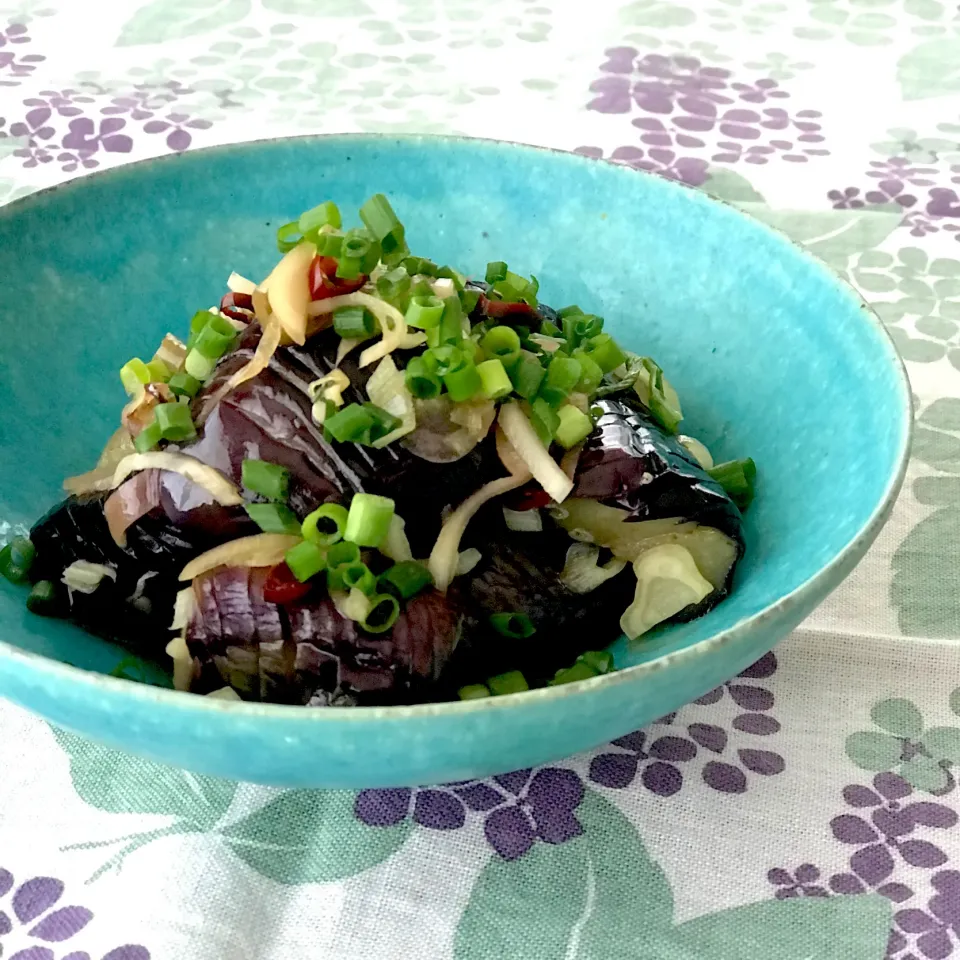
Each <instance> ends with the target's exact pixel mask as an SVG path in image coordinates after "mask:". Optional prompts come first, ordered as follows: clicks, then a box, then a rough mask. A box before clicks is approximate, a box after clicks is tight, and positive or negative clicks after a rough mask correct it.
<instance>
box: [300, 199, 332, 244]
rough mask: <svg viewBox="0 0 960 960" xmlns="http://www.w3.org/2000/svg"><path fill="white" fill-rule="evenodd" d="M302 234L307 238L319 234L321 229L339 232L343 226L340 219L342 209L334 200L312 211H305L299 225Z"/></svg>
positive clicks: (301, 215)
mask: <svg viewBox="0 0 960 960" xmlns="http://www.w3.org/2000/svg"><path fill="white" fill-rule="evenodd" d="M297 226H298V227H299V228H300V232H301V233H302V234H303V235H304V236H307V235H308V234H311V233H319V231H320V228H321V227H328V226H329V227H333V228H334V230H339V229H340V227H342V226H343V221H342V220H341V219H340V209H339V208H338V207H337V205H336V204H335V203H334V202H333V201H332V200H327V201H325V202H324V203H321V204H320V205H319V206H316V207H314V208H313V209H312V210H305V211H304V212H303V213H301V214H300V220H299V221H298V223H297Z"/></svg>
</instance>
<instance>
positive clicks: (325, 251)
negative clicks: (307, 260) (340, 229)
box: [317, 233, 343, 259]
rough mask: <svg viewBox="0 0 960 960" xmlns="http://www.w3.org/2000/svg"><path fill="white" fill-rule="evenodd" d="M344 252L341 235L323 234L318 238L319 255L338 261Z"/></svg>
mask: <svg viewBox="0 0 960 960" xmlns="http://www.w3.org/2000/svg"><path fill="white" fill-rule="evenodd" d="M342 252H343V237H342V236H340V234H339V233H321V234H320V236H319V237H317V255H318V256H321V257H333V258H334V259H338V258H339V257H340V254H341V253H342Z"/></svg>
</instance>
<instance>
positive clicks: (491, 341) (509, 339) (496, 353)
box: [480, 326, 520, 367]
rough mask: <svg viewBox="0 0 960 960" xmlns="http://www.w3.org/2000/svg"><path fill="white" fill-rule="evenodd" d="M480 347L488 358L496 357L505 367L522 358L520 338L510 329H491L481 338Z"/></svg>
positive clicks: (500, 327)
mask: <svg viewBox="0 0 960 960" xmlns="http://www.w3.org/2000/svg"><path fill="white" fill-rule="evenodd" d="M480 346H481V347H482V348H483V352H484V353H485V354H486V355H487V356H488V357H490V358H493V357H496V358H497V359H498V360H500V361H501V362H502V363H503V365H504V366H505V367H509V366H510V365H511V364H512V363H515V362H516V360H517V359H518V358H519V357H520V337H519V336H518V335H517V332H516V330H512V329H511V328H510V327H505V326H497V327H491V328H490V329H489V330H488V331H487V332H486V333H485V334H484V335H483V337H482V338H481V340H480Z"/></svg>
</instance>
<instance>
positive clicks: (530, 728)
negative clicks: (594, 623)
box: [0, 136, 911, 787]
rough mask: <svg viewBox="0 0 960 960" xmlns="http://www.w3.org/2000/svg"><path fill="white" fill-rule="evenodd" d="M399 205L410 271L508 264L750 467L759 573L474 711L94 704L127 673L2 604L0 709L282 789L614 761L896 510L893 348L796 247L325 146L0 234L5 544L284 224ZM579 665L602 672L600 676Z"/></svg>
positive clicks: (606, 171) (436, 162)
mask: <svg viewBox="0 0 960 960" xmlns="http://www.w3.org/2000/svg"><path fill="white" fill-rule="evenodd" d="M378 190H379V191H383V192H384V193H387V194H389V196H390V198H391V200H392V201H393V203H394V205H395V207H396V208H397V210H398V211H399V212H400V214H401V216H402V217H403V219H404V221H405V222H406V224H407V225H408V236H409V239H410V243H411V247H412V248H413V249H414V250H415V251H416V252H418V253H423V254H427V255H429V256H431V257H433V258H434V259H436V260H438V261H439V262H445V261H450V262H455V263H457V264H459V265H462V266H465V267H472V268H473V269H474V270H476V271H477V272H481V271H482V269H483V267H484V265H485V264H486V262H487V261H488V260H492V259H505V260H507V261H508V262H509V263H510V264H511V265H513V266H516V267H518V268H520V269H521V270H522V271H523V272H524V273H530V272H533V273H535V274H536V275H537V276H538V277H539V278H540V283H541V289H542V291H543V294H544V298H545V299H546V301H547V302H548V303H553V304H556V305H561V304H564V303H569V302H578V303H580V304H581V305H583V306H584V307H585V308H588V309H591V310H594V311H596V312H598V313H601V314H603V315H604V316H605V317H606V318H607V322H608V326H609V329H612V330H613V331H614V332H615V334H616V335H617V336H618V338H620V339H621V341H622V342H623V343H624V344H625V345H626V346H628V347H629V348H631V349H634V350H637V351H641V352H644V353H650V354H652V355H653V356H655V357H657V358H658V360H659V361H660V362H661V364H662V365H663V366H664V367H665V368H666V369H667V371H668V372H669V375H670V377H671V380H672V381H673V382H674V384H675V385H676V387H677V389H678V391H679V393H680V395H681V396H682V398H683V404H684V410H685V413H686V417H687V419H686V421H685V425H687V429H688V432H691V433H694V434H695V435H697V436H699V437H701V438H702V439H703V440H704V441H705V442H706V443H707V445H708V446H709V447H710V448H711V450H713V451H714V453H715V455H716V456H717V457H718V458H719V459H727V458H730V457H735V456H740V455H744V454H749V455H751V456H753V458H754V459H755V460H756V462H757V464H758V465H759V471H760V483H759V492H758V496H757V500H756V502H755V503H754V505H753V507H752V508H751V509H750V511H749V513H748V515H747V520H746V538H747V544H748V546H747V554H746V557H745V559H744V561H743V562H742V564H741V565H740V569H739V573H738V577H737V582H736V589H735V590H734V592H733V594H732V596H731V597H730V598H729V599H728V600H726V601H725V602H724V603H722V604H721V605H720V606H719V607H717V608H716V609H715V610H714V611H712V612H711V613H710V614H709V615H707V616H706V617H704V618H703V619H701V620H697V621H695V622H693V623H689V624H684V625H682V626H678V627H673V628H670V629H667V630H663V631H661V632H660V633H659V634H657V635H655V636H654V637H652V638H650V639H649V640H647V641H645V642H644V643H642V644H640V645H638V646H636V647H635V648H632V649H631V648H628V647H627V645H626V644H625V643H623V642H622V641H618V642H615V641H616V638H615V637H609V638H604V639H605V640H606V641H608V642H610V643H613V644H614V646H613V649H614V651H615V654H616V661H617V666H618V667H619V668H620V669H619V672H617V673H614V674H611V675H609V676H606V677H601V678H598V679H595V680H590V681H587V682H584V683H577V684H571V685H568V686H561V687H555V688H551V689H546V690H538V691H534V692H531V693H524V694H520V695H514V696H508V697H502V698H498V699H491V700H483V701H473V702H468V703H447V704H439V705H429V706H414V707H392V708H386V709H374V708H364V709H353V710H351V709H329V710H306V709H302V708H294V707H286V706H261V705H255V704H231V703H223V702H216V701H211V700H208V699H205V698H202V697H195V696H189V695H185V694H181V693H176V692H174V691H172V690H166V689H159V688H157V687H152V686H145V685H140V684H136V683H131V682H127V681H124V680H119V679H114V678H112V677H109V676H104V675H103V674H107V673H109V672H110V670H111V669H112V668H113V667H114V666H115V665H116V663H117V662H118V661H119V659H120V658H121V657H122V652H120V651H119V650H118V649H117V648H116V647H113V646H111V645H109V644H106V643H103V642H101V641H99V640H96V639H94V638H92V637H89V636H87V635H85V634H84V633H82V632H81V631H79V630H77V629H75V628H72V627H71V626H69V625H67V624H65V623H61V622H52V621H49V620H44V619H42V618H39V617H34V616H33V615H31V614H28V613H27V612H26V610H25V608H24V591H22V590H21V589H17V588H14V587H12V586H10V585H9V584H7V583H6V582H2V583H0V640H2V641H3V642H0V695H3V696H5V697H7V698H9V699H10V700H12V701H14V702H15V703H18V704H21V705H23V706H25V707H27V708H28V709H30V710H33V711H35V712H37V713H39V714H40V715H41V716H44V717H46V718H48V719H49V720H51V721H52V722H54V723H56V724H59V725H61V726H63V727H66V728H68V729H70V730H73V731H75V732H77V733H80V734H83V735H86V736H89V737H92V738H94V739H96V740H100V741H102V742H103V743H107V744H110V745H112V746H115V747H119V748H121V749H124V750H129V751H132V752H135V753H140V754H143V755H144V756H148V757H151V758H153V759H155V760H161V761H167V762H169V763H172V764H176V765H178V766H182V767H186V768H190V769H193V770H196V771H201V772H205V773H210V774H217V775H221V776H224V777H231V778H236V779H241V780H251V781H258V782H262V783H270V784H278V785H286V786H298V787H313V786H324V787H372V786H384V785H395V784H419V783H428V782H439V781H448V780H463V779H467V778H470V777H477V776H482V775H486V774H491V773H496V772H502V771H506V770H512V769H516V768H519V767H525V766H529V765H532V764H538V763H543V762H546V761H551V760H555V759H558V758H560V757H563V756H566V755H569V754H571V753H574V752H575V751H578V750H583V749H585V748H589V747H593V746H596V745H597V744H600V743H602V742H603V741H606V740H608V739H611V738H613V737H617V736H620V735H622V734H624V733H627V732H628V731H630V730H633V729H635V728H637V727H639V726H641V725H643V724H645V723H648V722H649V721H652V720H654V719H656V718H657V717H659V716H661V715H663V714H665V713H668V712H669V711H671V710H674V709H675V708H677V707H679V706H680V705H681V704H683V703H685V702H688V701H690V700H692V699H694V698H695V697H698V696H700V695H701V694H703V693H704V692H706V691H707V690H709V689H711V688H712V687H714V686H716V685H717V684H719V683H721V682H722V681H724V680H726V679H728V678H729V677H731V676H733V675H734V674H736V673H737V672H738V671H740V670H742V669H744V668H745V667H746V666H748V665H749V664H750V663H751V662H753V661H754V660H756V659H757V658H759V657H760V656H761V655H762V654H764V653H765V652H766V651H767V650H769V649H770V648H771V647H772V646H773V645H774V644H775V643H776V642H777V641H778V640H779V639H781V638H782V637H783V636H785V635H786V634H787V633H788V631H790V630H791V629H792V628H793V627H794V626H796V625H797V624H798V623H799V622H800V621H801V620H802V619H803V618H804V617H805V616H807V614H809V613H810V612H811V611H812V610H813V608H814V607H815V606H816V605H817V604H818V603H819V602H820V601H821V600H823V598H824V597H825V596H826V595H827V594H828V593H829V592H830V591H831V590H833V589H834V588H835V587H836V586H837V585H838V584H839V583H840V581H841V580H843V578H844V577H845V576H846V575H847V574H848V573H850V571H851V570H852V569H853V567H854V565H855V564H856V563H857V561H858V560H859V559H860V558H861V557H862V556H863V553H864V551H865V550H866V549H867V547H868V546H869V545H870V543H871V541H872V540H873V539H874V538H875V537H876V535H877V532H878V530H879V529H880V527H881V525H882V524H883V522H884V520H885V519H886V517H887V515H888V513H889V511H890V508H891V505H892V503H893V500H894V498H895V496H896V494H897V491H898V489H899V486H900V483H901V480H902V477H903V472H904V467H905V463H906V458H907V449H908V444H909V437H910V421H911V416H910V393H909V389H908V386H907V382H906V379H905V377H904V373H903V369H902V367H901V364H900V361H899V359H898V358H897V355H896V352H895V350H894V348H893V346H892V344H891V342H890V341H889V340H888V338H887V336H886V335H885V333H884V331H883V329H882V327H881V326H880V324H879V323H878V322H877V320H876V319H875V318H874V317H873V315H872V314H871V313H870V312H869V311H868V310H867V309H865V307H864V305H863V304H862V303H861V302H860V301H859V300H858V299H857V297H856V296H854V294H853V293H852V292H851V291H850V290H849V289H847V288H846V287H844V286H842V285H841V284H840V283H839V282H838V281H837V280H836V279H835V278H834V277H833V276H831V275H830V274H829V273H828V272H827V270H826V269H824V267H823V266H822V265H821V264H820V263H819V262H818V261H817V260H815V259H814V258H813V257H811V256H808V255H807V254H805V253H803V252H802V251H801V250H799V249H798V248H797V247H795V246H793V245H791V243H790V242H789V241H788V240H787V239H785V238H784V237H783V236H781V235H779V234H777V233H774V232H772V231H771V230H769V229H767V228H766V227H764V226H762V225H761V224H759V223H757V222H755V221H753V220H751V219H749V218H748V217H746V216H744V215H743V214H741V213H739V212H738V211H737V210H734V209H732V208H730V207H728V206H725V205H723V204H722V203H718V202H716V201H713V200H711V199H709V198H708V197H706V196H704V195H703V194H701V193H698V192H695V191H693V190H688V189H685V188H683V187H679V186H677V185H675V184H672V183H669V182H667V181H665V180H661V179H658V178H656V177H653V176H646V175H642V174H637V173H635V172H633V171H631V170H626V169H624V168H622V167H616V166H611V165H608V164H604V163H598V162H595V161H593V160H588V159H585V158H582V157H578V156H573V155H569V154H562V153H555V152H551V151H546V150H540V149H534V148H530V147H520V146H513V145H510V144H503V143H492V142H484V141H479V140H462V139H459V140H455V139H436V138H430V137H408V138H399V139H398V138H394V137H389V138H388V137H377V136H334V137H314V138H303V139H291V140H280V141H268V142H263V143H251V144H243V145H239V146H231V147H225V148H219V149H214V150H204V151H200V152H197V153H189V154H186V155H183V156H177V157H168V158H164V159H161V160H152V161H147V162H143V163H138V164H133V165H131V166H128V167H123V168H121V169H119V170H114V171H111V172H109V173H105V174H102V175H96V176H93V177H86V178H83V179H81V180H77V181H74V182H72V183H70V184H67V185H65V186H61V187H58V188H56V189H54V190H48V191H45V192H43V193H40V194H37V195H35V196H32V197H29V198H27V199H25V200H22V201H20V202H19V203H15V204H13V205H11V206H9V207H7V208H5V209H3V210H0V286H2V295H0V317H2V344H3V345H2V347H0V410H3V416H2V417H0V536H2V535H3V532H4V531H7V534H6V535H7V536H9V532H10V530H11V525H12V528H13V529H19V528H20V527H21V525H26V526H29V525H30V524H31V523H32V522H33V520H34V519H35V518H37V517H38V516H40V515H41V514H42V513H43V512H44V511H46V509H47V508H48V507H49V506H50V505H51V504H52V503H53V502H55V501H56V500H57V499H59V498H60V496H61V493H60V484H61V481H62V479H63V477H64V476H66V475H69V474H75V473H78V472H81V471H83V470H85V469H87V468H89V466H90V465H91V463H92V462H93V461H94V460H95V458H96V456H97V454H98V452H99V449H100V447H101V446H102V444H103V442H104V441H105V439H106V437H107V436H108V435H109V434H110V432H111V431H112V430H113V429H114V426H115V424H116V420H117V414H118V409H119V407H120V405H121V403H122V394H121V390H120V386H119V383H118V381H117V376H116V371H117V369H118V368H119V367H120V365H121V364H122V363H123V362H124V361H125V360H126V359H127V358H128V357H130V356H132V355H136V354H142V353H143V352H144V351H145V350H151V349H152V348H153V345H154V344H155V343H156V342H157V341H158V340H159V338H160V336H161V335H162V334H163V333H164V332H165V331H167V330H168V329H173V330H180V329H182V328H183V327H184V324H185V322H186V320H187V318H188V317H189V316H191V315H192V313H193V312H194V311H195V310H196V309H197V308H198V307H202V306H204V305H207V304H209V303H212V302H214V301H215V300H217V299H218V298H219V297H220V294H221V292H222V291H223V289H224V283H225V280H226V277H227V275H228V274H229V272H230V271H231V269H235V270H237V271H239V272H240V273H243V274H245V275H248V276H254V277H255V276H262V275H265V273H266V272H267V270H268V269H269V268H270V267H271V266H272V263H273V262H274V261H275V259H276V257H277V254H276V251H275V247H274V244H273V237H274V231H275V229H276V227H277V225H278V224H280V223H283V222H285V221H287V220H289V219H290V218H291V217H293V216H295V215H296V214H297V213H298V212H299V211H300V210H302V209H305V208H307V207H309V206H312V205H314V204H315V203H317V202H319V201H320V200H322V199H325V198H334V199H336V200H337V201H338V202H339V203H340V204H341V205H342V206H343V207H344V208H346V209H351V208H356V207H357V206H358V205H359V204H360V203H361V202H362V201H363V200H364V199H365V198H366V197H367V196H368V195H369V194H371V193H372V192H374V191H378ZM596 644H597V638H591V640H590V646H596Z"/></svg>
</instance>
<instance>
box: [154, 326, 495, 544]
mask: <svg viewBox="0 0 960 960" xmlns="http://www.w3.org/2000/svg"><path fill="white" fill-rule="evenodd" d="M260 335H261V331H260V327H259V325H257V324H251V325H250V327H248V329H247V330H245V331H244V332H243V333H242V335H241V337H240V340H239V342H238V345H237V347H236V349H235V350H234V351H233V352H231V353H230V354H228V355H227V356H226V357H225V358H224V359H223V360H222V361H221V362H220V363H219V365H218V366H217V369H216V371H215V372H214V376H213V377H212V378H211V380H210V382H209V383H208V384H207V385H206V386H205V387H204V389H203V391H202V392H201V393H200V394H199V395H198V396H197V398H196V399H195V401H194V406H193V412H194V415H195V416H196V415H197V414H198V413H199V411H200V409H201V408H202V407H203V403H204V400H205V398H206V397H208V396H209V395H210V394H211V393H213V392H214V391H215V390H216V389H217V388H218V387H219V386H220V385H221V384H222V383H223V382H224V381H225V380H226V379H227V378H229V377H230V376H231V375H232V374H233V373H235V372H236V371H237V370H239V369H240V368H241V367H242V366H243V365H244V364H246V362H247V361H248V360H249V359H250V358H251V357H252V356H253V353H254V351H255V350H256V347H257V344H258V343H259V340H260ZM338 342H339V338H338V337H336V336H335V335H334V334H333V333H332V332H323V333H320V334H317V335H316V336H314V337H312V338H311V339H310V340H309V341H308V343H307V344H306V346H304V347H295V346H291V347H282V348H280V349H279V350H278V351H277V352H276V353H275V354H274V356H273V358H272V359H271V361H270V364H269V366H268V368H267V369H266V370H264V371H263V372H261V373H260V374H259V375H258V376H256V377H254V378H252V379H251V380H248V381H247V382H245V383H243V384H241V385H240V386H239V387H237V388H236V389H235V390H233V391H231V392H230V393H229V394H228V395H227V396H226V397H224V398H223V399H222V400H221V401H220V402H219V403H218V404H217V406H216V407H215V408H214V410H213V411H212V412H211V414H210V416H209V417H208V419H207V420H206V423H205V424H204V427H203V430H202V433H201V436H200V437H199V438H198V439H197V440H196V441H194V442H192V443H190V444H189V445H186V446H185V447H184V448H183V452H184V453H187V454H189V455H190V456H192V457H196V458H197V459H198V460H201V461H203V462H204V463H207V464H209V465H210V466H212V467H215V468H216V469H218V470H220V471H221V472H222V473H224V474H225V475H226V476H228V477H230V478H232V479H233V480H234V481H235V482H236V483H238V484H239V483H240V476H241V467H242V464H243V461H244V459H246V458H248V457H249V458H258V459H262V460H268V461H270V462H271V463H276V464H279V465H281V466H283V467H286V468H287V470H289V471H290V477H291V484H290V498H289V504H290V507H291V509H292V510H293V511H294V513H296V514H297V516H298V517H300V518H301V519H302V518H303V517H304V516H305V515H306V514H307V513H309V512H310V511H312V510H314V509H316V507H317V506H319V505H320V504H321V503H326V502H329V501H341V500H344V499H347V498H349V497H350V496H352V495H353V494H354V493H356V492H360V491H363V492H368V493H379V494H382V495H384V496H389V497H391V498H393V499H394V500H395V501H396V504H397V512H398V513H399V514H400V516H402V517H403V518H404V519H405V520H406V521H407V533H408V536H409V537H410V538H411V542H412V543H413V544H414V547H415V549H417V548H419V549H420V550H421V552H422V553H424V555H425V554H426V553H429V550H430V546H431V544H432V541H433V539H435V537H436V534H437V533H438V532H439V528H440V522H441V517H440V511H441V509H442V507H443V506H444V505H445V504H447V503H451V504H454V505H455V504H457V503H460V502H461V501H462V500H464V499H466V498H467V497H468V496H469V495H470V494H471V493H473V492H474V491H475V490H476V489H477V488H478V487H479V486H481V485H482V484H483V483H484V482H486V480H488V479H493V478H494V477H496V476H499V475H501V474H502V468H501V467H500V464H499V460H498V459H497V457H496V452H495V451H494V449H493V444H492V442H488V441H484V443H482V444H481V445H479V446H478V447H477V448H475V449H474V450H473V451H471V452H470V453H468V454H467V455H466V456H464V457H462V458H461V459H460V460H458V461H456V462H454V463H449V464H436V463H429V462H427V461H426V460H423V459H421V458H420V457H418V456H416V455H415V454H413V453H410V452H409V451H408V450H406V449H405V448H404V447H403V445H402V444H398V443H393V444H389V445H388V446H387V447H384V448H382V449H379V450H377V449H373V448H372V447H365V446H361V445H359V444H353V443H335V442H332V441H328V440H327V439H325V437H324V434H323V430H322V428H320V427H318V426H317V425H316V424H315V423H314V422H313V419H312V417H311V401H310V396H309V385H310V383H312V382H313V381H314V380H317V379H319V378H320V377H322V376H324V375H326V374H327V373H329V372H330V371H331V370H332V369H333V368H334V361H335V359H336V351H337V343H338ZM358 357H359V351H354V353H353V354H350V355H348V356H347V357H346V358H345V359H344V360H343V361H342V362H341V364H340V369H341V370H343V372H344V373H345V374H346V375H347V376H348V377H349V379H350V384H351V385H350V387H349V388H348V389H347V390H346V391H344V401H345V403H359V402H364V401H366V400H367V396H366V392H365V388H366V384H367V381H368V380H369V378H370V375H371V374H372V372H373V370H374V369H376V366H375V365H372V366H371V367H367V368H363V369H360V368H359V367H358V366H357V363H358ZM401 363H402V358H401ZM162 496H163V497H164V500H163V503H164V506H165V507H166V508H167V514H168V516H169V517H170V518H171V520H173V521H174V522H176V523H177V524H178V525H181V526H184V527H187V528H192V527H194V526H197V527H199V528H200V529H202V530H204V531H206V532H208V533H222V531H223V530H224V529H225V528H228V527H229V529H230V531H231V532H230V536H238V535H242V534H243V533H250V532H256V529H255V528H252V529H251V525H250V521H249V520H248V519H247V517H246V514H245V513H244V511H243V509H242V508H239V507H234V508H224V507H218V506H217V505H216V504H215V503H213V501H212V499H211V498H210V497H209V496H207V495H206V494H205V493H204V491H202V490H198V488H197V487H196V485H194V484H190V483H189V481H184V480H183V478H181V477H179V476H177V475H165V477H164V481H163V487H162ZM224 539H226V537H224Z"/></svg>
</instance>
